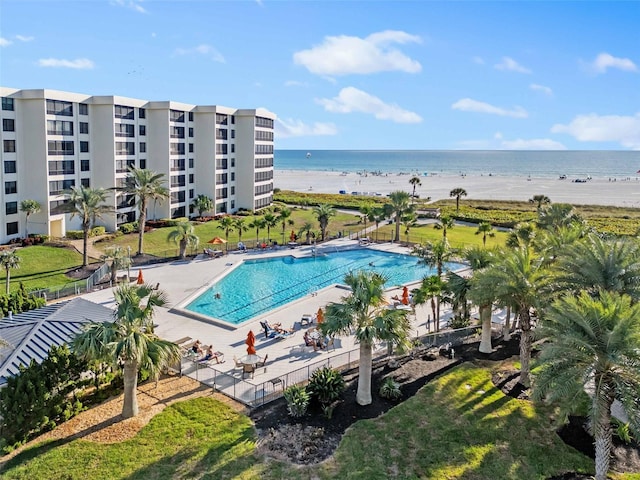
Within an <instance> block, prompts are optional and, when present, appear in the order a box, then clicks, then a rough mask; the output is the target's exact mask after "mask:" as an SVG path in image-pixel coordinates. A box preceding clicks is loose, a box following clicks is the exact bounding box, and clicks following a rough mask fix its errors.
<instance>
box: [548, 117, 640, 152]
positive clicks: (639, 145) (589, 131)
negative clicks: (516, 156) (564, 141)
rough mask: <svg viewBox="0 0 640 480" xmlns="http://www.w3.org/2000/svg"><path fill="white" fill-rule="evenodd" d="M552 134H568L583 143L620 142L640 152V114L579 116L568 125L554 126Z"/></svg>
mask: <svg viewBox="0 0 640 480" xmlns="http://www.w3.org/2000/svg"><path fill="white" fill-rule="evenodd" d="M551 132H553V133H568V134H569V135H571V136H573V137H574V138H576V139H578V140H580V141H581V142H618V143H620V145H622V146H623V147H626V148H631V149H633V150H640V112H638V113H636V114H635V115H633V116H622V115H597V114H595V113H591V114H589V115H578V116H576V117H575V118H574V119H573V120H571V122H570V123H569V124H568V125H562V124H556V125H554V126H553V127H551Z"/></svg>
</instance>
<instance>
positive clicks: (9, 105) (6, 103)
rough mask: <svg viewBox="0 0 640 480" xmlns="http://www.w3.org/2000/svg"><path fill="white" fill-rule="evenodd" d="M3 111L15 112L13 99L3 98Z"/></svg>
mask: <svg viewBox="0 0 640 480" xmlns="http://www.w3.org/2000/svg"><path fill="white" fill-rule="evenodd" d="M2 110H5V111H8V112H13V98H8V97H2Z"/></svg>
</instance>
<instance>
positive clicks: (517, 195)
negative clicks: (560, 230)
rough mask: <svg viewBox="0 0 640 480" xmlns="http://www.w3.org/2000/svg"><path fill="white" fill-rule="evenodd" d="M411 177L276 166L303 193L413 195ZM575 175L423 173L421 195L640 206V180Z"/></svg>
mask: <svg viewBox="0 0 640 480" xmlns="http://www.w3.org/2000/svg"><path fill="white" fill-rule="evenodd" d="M410 178H411V175H408V174H395V173H387V174H382V175H372V174H367V175H364V174H359V173H354V172H351V173H347V174H345V173H340V172H328V171H327V172H325V171H316V170H276V171H275V172H274V187H276V188H280V189H282V190H295V191H300V192H318V193H339V192H340V190H344V191H346V192H347V193H352V192H360V193H361V194H370V195H375V194H381V195H386V194H388V193H389V192H392V191H395V190H404V191H406V192H409V193H411V191H412V188H413V187H412V186H411V185H410V184H409V179H410ZM573 180H575V179H574V178H566V179H564V180H561V179H559V178H548V177H544V178H542V177H540V178H536V177H530V178H527V177H516V176H513V177H506V176H504V177H503V176H497V175H493V176H489V175H478V176H472V175H466V176H464V177H463V176H460V175H450V176H446V175H438V176H421V177H420V181H421V182H422V185H421V186H418V187H417V188H416V193H417V194H419V195H420V197H421V198H425V197H431V199H432V200H433V201H435V200H440V199H446V198H449V192H450V191H451V190H453V189H454V188H458V187H460V188H464V189H465V190H466V191H467V196H466V197H463V198H464V199H476V200H522V201H527V200H529V199H530V198H531V197H533V196H534V195H546V196H547V197H549V198H550V199H551V201H552V202H555V203H571V204H573V205H610V206H618V207H640V179H638V177H635V176H634V177H629V178H611V179H609V178H593V179H590V180H588V181H586V182H584V183H578V182H574V181H573Z"/></svg>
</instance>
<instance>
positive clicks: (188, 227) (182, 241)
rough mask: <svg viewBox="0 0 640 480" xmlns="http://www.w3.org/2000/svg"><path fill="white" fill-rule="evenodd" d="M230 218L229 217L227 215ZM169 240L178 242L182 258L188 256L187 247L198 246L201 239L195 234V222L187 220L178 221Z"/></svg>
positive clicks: (168, 236)
mask: <svg viewBox="0 0 640 480" xmlns="http://www.w3.org/2000/svg"><path fill="white" fill-rule="evenodd" d="M225 218H228V217H225ZM167 241H168V242H173V243H176V244H178V246H179V247H180V258H185V257H186V256H187V247H193V248H195V247H197V246H198V243H200V239H199V238H198V236H197V235H196V234H195V230H194V228H193V224H192V223H191V222H189V221H187V220H184V221H182V222H178V223H177V224H176V226H175V230H171V231H170V232H169V235H167Z"/></svg>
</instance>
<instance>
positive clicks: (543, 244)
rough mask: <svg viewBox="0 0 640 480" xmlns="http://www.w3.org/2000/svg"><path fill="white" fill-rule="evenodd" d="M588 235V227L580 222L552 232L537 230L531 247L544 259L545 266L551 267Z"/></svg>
mask: <svg viewBox="0 0 640 480" xmlns="http://www.w3.org/2000/svg"><path fill="white" fill-rule="evenodd" d="M588 233H589V230H588V227H587V226H586V225H585V224H584V223H581V222H580V223H572V224H570V225H568V226H560V227H558V228H557V229H552V230H544V229H543V230H541V229H537V230H536V233H535V236H534V237H533V239H532V241H531V246H532V247H533V249H534V250H535V251H536V253H537V254H538V255H539V256H541V257H544V259H545V263H546V264H547V265H551V264H553V263H555V261H556V260H557V259H559V258H560V257H562V256H564V255H565V252H566V251H567V249H569V248H570V247H571V245H573V244H575V243H576V242H578V241H580V240H581V239H582V238H584V237H585V236H586V235H587V234H588Z"/></svg>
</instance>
